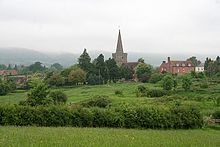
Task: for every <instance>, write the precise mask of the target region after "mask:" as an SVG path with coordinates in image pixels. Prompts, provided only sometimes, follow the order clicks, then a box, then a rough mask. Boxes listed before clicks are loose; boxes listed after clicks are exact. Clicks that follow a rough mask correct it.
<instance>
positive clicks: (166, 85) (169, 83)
mask: <svg viewBox="0 0 220 147" xmlns="http://www.w3.org/2000/svg"><path fill="white" fill-rule="evenodd" d="M173 84H174V80H173V77H172V76H170V75H166V76H165V77H164V78H163V85H162V86H163V89H164V90H172V88H173Z"/></svg>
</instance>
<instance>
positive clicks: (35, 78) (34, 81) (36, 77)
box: [28, 73, 43, 88]
mask: <svg viewBox="0 0 220 147" xmlns="http://www.w3.org/2000/svg"><path fill="white" fill-rule="evenodd" d="M42 77H43V75H41V74H40V73H35V74H33V75H32V76H31V78H30V79H29V80H28V86H29V87H30V88H33V87H36V86H37V85H38V84H39V83H43V80H42V79H43V78H42Z"/></svg>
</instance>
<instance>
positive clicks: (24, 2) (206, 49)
mask: <svg viewBox="0 0 220 147" xmlns="http://www.w3.org/2000/svg"><path fill="white" fill-rule="evenodd" d="M119 25H120V28H121V33H122V39H123V45H124V50H125V51H126V52H151V53H164V52H170V53H204V54H206V53H210V52H215V53H218V54H219V53H220V1H219V0H0V47H25V48H31V49H34V50H38V51H50V52H52V51H54V52H72V53H79V52H82V50H83V48H87V49H88V50H90V51H92V50H104V51H110V52H114V51H115V47H116V40H117V34H118V26H119Z"/></svg>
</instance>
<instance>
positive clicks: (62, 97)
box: [49, 90, 67, 104]
mask: <svg viewBox="0 0 220 147" xmlns="http://www.w3.org/2000/svg"><path fill="white" fill-rule="evenodd" d="M49 97H50V98H52V100H53V102H54V104H59V103H66V101H67V96H66V94H65V93H63V92H62V91H60V90H56V91H52V92H50V94H49Z"/></svg>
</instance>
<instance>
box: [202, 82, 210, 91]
mask: <svg viewBox="0 0 220 147" xmlns="http://www.w3.org/2000/svg"><path fill="white" fill-rule="evenodd" d="M208 87H209V85H208V82H202V83H201V84H200V88H204V89H205V88H208Z"/></svg>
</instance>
